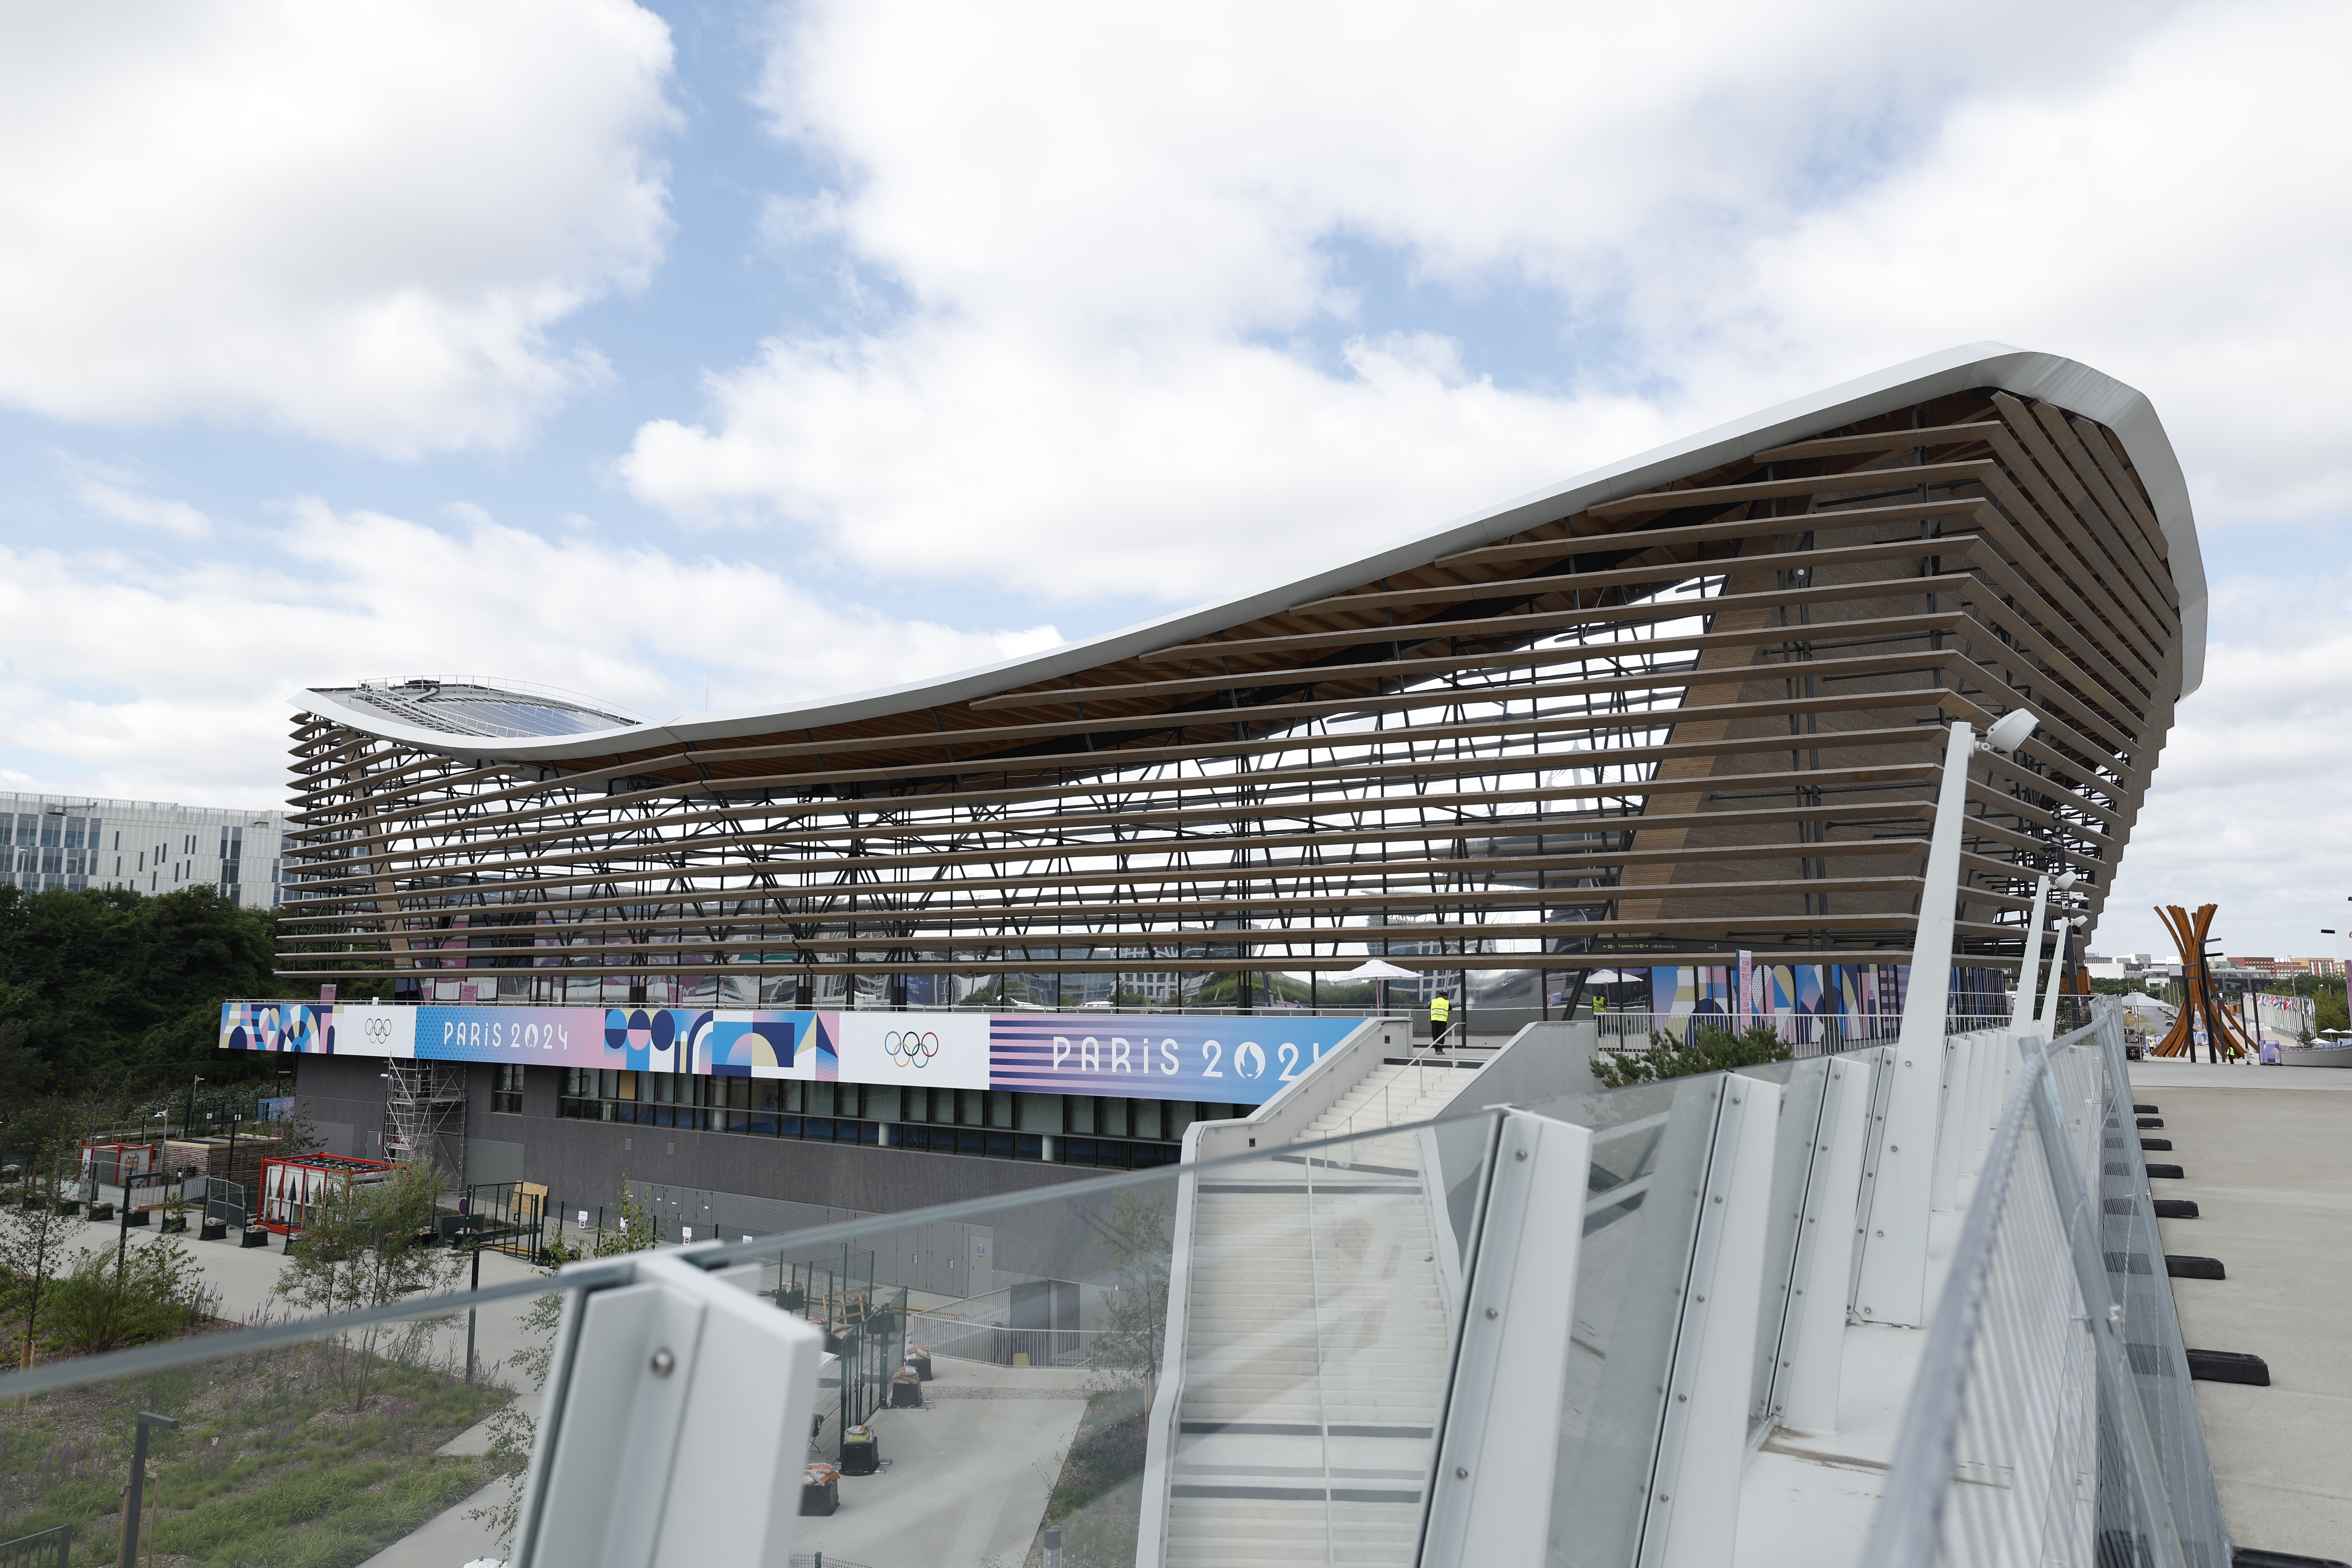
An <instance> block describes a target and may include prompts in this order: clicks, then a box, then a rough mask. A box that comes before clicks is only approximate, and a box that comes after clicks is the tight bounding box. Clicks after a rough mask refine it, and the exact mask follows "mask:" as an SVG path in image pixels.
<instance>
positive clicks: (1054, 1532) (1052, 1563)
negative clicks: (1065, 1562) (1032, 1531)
mask: <svg viewBox="0 0 2352 1568" xmlns="http://www.w3.org/2000/svg"><path fill="white" fill-rule="evenodd" d="M1045 1568H1062V1527H1061V1526H1060V1525H1058V1524H1049V1525H1047V1526H1046V1527H1045Z"/></svg>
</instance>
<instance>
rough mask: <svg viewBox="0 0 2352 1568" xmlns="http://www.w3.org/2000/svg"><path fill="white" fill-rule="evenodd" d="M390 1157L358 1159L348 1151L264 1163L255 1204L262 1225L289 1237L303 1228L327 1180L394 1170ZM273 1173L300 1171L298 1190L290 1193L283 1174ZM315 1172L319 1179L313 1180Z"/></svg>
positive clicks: (346, 1178)
mask: <svg viewBox="0 0 2352 1568" xmlns="http://www.w3.org/2000/svg"><path fill="white" fill-rule="evenodd" d="M392 1169H394V1164H393V1162H391V1161H389V1160H358V1159H353V1158H352V1157H351V1156H350V1155H348V1154H296V1155H290V1156H289V1157H287V1158H285V1159H280V1160H264V1161H263V1162H262V1163H261V1191H260V1194H258V1197H259V1201H258V1202H257V1203H256V1204H255V1205H254V1207H255V1210H256V1212H257V1214H258V1215H259V1216H260V1217H259V1222H258V1223H259V1224H260V1226H261V1228H262V1229H264V1230H268V1231H275V1232H276V1233H277V1234H278V1235H279V1236H286V1235H289V1234H291V1233H293V1232H295V1231H299V1230H300V1229H301V1228H302V1221H303V1218H304V1216H306V1215H308V1214H309V1212H310V1205H312V1204H313V1203H315V1202H317V1201H318V1195H319V1194H320V1193H321V1192H323V1191H325V1189H326V1186H327V1183H328V1182H329V1181H331V1180H332V1179H334V1178H336V1177H338V1176H340V1177H341V1178H342V1179H343V1180H344V1181H345V1182H349V1181H350V1179H351V1178H352V1176H355V1175H359V1174H362V1173H367V1172H373V1171H389V1170H392ZM273 1172H279V1173H300V1180H299V1191H298V1192H297V1193H295V1194H291V1195H289V1194H288V1193H287V1192H286V1190H285V1189H286V1187H287V1185H288V1182H287V1177H286V1176H285V1175H284V1174H278V1175H275V1176H273V1174H272V1173H273ZM313 1175H316V1176H318V1177H319V1178H320V1180H318V1181H315V1182H314V1181H312V1180H311V1177H312V1176H313Z"/></svg>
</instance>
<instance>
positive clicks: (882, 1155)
mask: <svg viewBox="0 0 2352 1568" xmlns="http://www.w3.org/2000/svg"><path fill="white" fill-rule="evenodd" d="M296 1062H297V1065H296V1079H295V1093H296V1096H297V1099H298V1100H299V1105H300V1108H301V1109H302V1110H303V1111H304V1112H305V1113H307V1114H308V1115H309V1116H310V1118H311V1120H312V1121H316V1122H317V1123H319V1125H320V1128H321V1130H325V1129H327V1128H329V1127H330V1126H333V1127H335V1128H337V1129H339V1130H340V1133H341V1141H342V1142H347V1143H350V1144H352V1145H353V1146H352V1147H335V1146H333V1145H332V1144H331V1145H330V1147H329V1150H328V1152H330V1153H338V1154H357V1155H360V1156H362V1157H363V1158H373V1159H380V1158H382V1157H383V1150H382V1149H381V1148H380V1147H378V1146H377V1145H376V1136H375V1135H376V1133H377V1132H378V1131H379V1130H381V1128H382V1127H383V1078H382V1077H381V1076H380V1075H381V1074H382V1073H383V1064H382V1063H380V1062H378V1061H375V1060H373V1059H372V1058H363V1057H314V1056H304V1057H299V1058H297V1059H296ZM560 1084H561V1077H560V1075H559V1073H558V1072H557V1070H556V1069H554V1068H530V1069H528V1070H527V1071H526V1072H525V1073H524V1075H523V1100H522V1103H523V1109H522V1113H521V1114H520V1115H506V1114H500V1113H496V1112H493V1111H492V1110H490V1089H489V1085H490V1073H489V1071H488V1068H478V1069H477V1070H475V1071H473V1072H471V1073H469V1074H468V1075H467V1108H466V1140H467V1142H468V1143H469V1144H471V1145H472V1146H473V1147H472V1149H471V1150H469V1154H470V1153H473V1152H480V1153H482V1154H484V1155H486V1156H495V1159H494V1161H493V1163H494V1164H495V1166H496V1169H495V1170H494V1171H493V1173H492V1175H494V1176H495V1177H496V1178H498V1179H502V1180H513V1179H516V1178H515V1175H514V1173H513V1170H512V1160H511V1152H510V1149H509V1148H504V1147H499V1145H509V1146H510V1145H520V1148H521V1151H522V1153H521V1160H520V1167H521V1169H520V1180H523V1181H526V1182H537V1183H540V1184H543V1185H544V1186H545V1187H546V1188H547V1189H548V1195H549V1199H550V1201H551V1203H556V1204H560V1205H562V1207H563V1208H564V1210H565V1211H566V1212H567V1213H576V1212H577V1211H578V1210H580V1209H583V1208H585V1209H588V1210H590V1211H591V1213H592V1214H593V1211H594V1210H595V1209H596V1207H597V1206H598V1205H616V1204H617V1202H618V1200H619V1198H620V1194H621V1183H622V1181H623V1180H624V1178H625V1179H627V1180H628V1181H630V1182H632V1183H636V1184H657V1185H659V1186H662V1187H665V1188H672V1189H677V1191H678V1192H679V1193H680V1194H685V1193H689V1192H691V1193H696V1194H705V1195H706V1196H709V1198H710V1202H709V1204H708V1205H706V1204H704V1203H703V1202H702V1200H701V1199H697V1200H695V1202H694V1204H693V1205H691V1206H694V1207H697V1208H700V1207H705V1206H709V1207H714V1208H715V1210H716V1211H717V1212H716V1217H717V1218H718V1219H719V1221H721V1222H724V1223H730V1224H740V1222H741V1221H742V1220H744V1219H749V1218H752V1217H754V1216H755V1215H774V1216H778V1217H805V1219H806V1223H809V1224H824V1223H829V1221H830V1219H832V1218H849V1217H855V1216H858V1215H887V1214H903V1213H906V1212H907V1211H908V1210H911V1209H919V1208H928V1207H930V1206H931V1205H935V1204H944V1203H953V1202H958V1201H961V1200H962V1199H966V1198H978V1197H989V1196H994V1195H998V1194H1015V1193H1027V1192H1037V1191H1041V1190H1045V1189H1048V1188H1052V1187H1055V1186H1060V1185H1064V1184H1068V1183H1072V1182H1078V1181H1084V1180H1085V1179H1087V1177H1089V1176H1092V1175H1095V1174H1097V1173H1096V1172H1094V1171H1092V1170H1080V1169H1074V1168H1070V1167H1066V1166H1061V1165H1049V1164H1045V1163H1037V1162H1033V1161H1018V1162H1016V1161H1012V1160H983V1159H977V1158H974V1157H972V1156H971V1155H966V1154H933V1153H930V1152H917V1151H910V1150H905V1149H873V1148H866V1147H862V1146H851V1147H845V1146H841V1145H837V1144H832V1143H814V1142H805V1143H804V1142H799V1141H797V1140H794V1139H789V1138H761V1137H756V1136H751V1135H747V1134H744V1133H738V1132H699V1131H691V1130H688V1129H678V1128H669V1127H640V1126H629V1125H624V1124H621V1123H617V1122H604V1121H565V1120H563V1119H562V1118H561V1117H559V1116H557V1115H556V1113H555V1112H556V1099H557V1091H558V1089H559V1087H560ZM486 1145H487V1146H488V1147H486ZM469 1163H471V1162H470V1161H469ZM467 1175H468V1177H469V1178H471V1179H485V1178H481V1177H479V1176H478V1175H477V1174H476V1173H473V1172H468V1173H467ZM730 1195H732V1196H740V1197H742V1198H746V1199H756V1200H773V1201H777V1202H781V1203H782V1204H785V1205H796V1207H794V1208H787V1209H779V1210H772V1211H771V1210H765V1209H761V1208H757V1207H754V1206H752V1205H733V1207H734V1209H735V1210H737V1211H739V1212H735V1213H730V1212H727V1211H728V1209H729V1207H730V1205H726V1204H725V1203H723V1202H719V1199H721V1198H724V1197H726V1196H730ZM678 1206H679V1209H680V1212H681V1213H683V1212H685V1210H686V1208H687V1207H688V1206H689V1205H688V1204H687V1202H686V1200H685V1199H684V1198H683V1197H682V1196H681V1199H680V1202H679V1205H678ZM803 1210H804V1211H805V1215H803V1213H802V1211H803ZM791 1228H800V1226H792V1227H791Z"/></svg>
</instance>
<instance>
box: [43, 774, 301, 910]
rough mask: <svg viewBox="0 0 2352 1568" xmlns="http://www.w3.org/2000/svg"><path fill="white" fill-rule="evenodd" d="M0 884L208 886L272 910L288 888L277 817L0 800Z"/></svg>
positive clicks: (83, 800)
mask: <svg viewBox="0 0 2352 1568" xmlns="http://www.w3.org/2000/svg"><path fill="white" fill-rule="evenodd" d="M0 827H5V833H0V883H8V884H13V885H14V886H16V887H18V888H22V889H25V890H26V892H28V893H46V892H49V891H52V890H55V889H64V890H66V891H68V892H79V891H80V890H81V889H85V888H129V889H132V890H134V891H136V892H142V893H175V892H178V891H179V890H180V889H183V888H194V887H209V888H212V889H215V890H216V891H217V892H218V893H219V894H220V896H221V897H222V898H224V899H227V900H230V901H231V902H234V903H237V904H242V905H243V906H245V907H246V908H247V909H249V910H272V909H276V908H277V907H278V901H279V897H280V890H281V889H283V887H284V886H285V881H284V878H285V860H284V851H283V843H284V838H285V829H286V814H285V813H284V812H282V811H235V810H230V809H228V808H226V807H216V806H203V805H174V804H173V803H172V802H170V801H159V800H103V799H98V798H95V797H93V796H89V795H11V794H0Z"/></svg>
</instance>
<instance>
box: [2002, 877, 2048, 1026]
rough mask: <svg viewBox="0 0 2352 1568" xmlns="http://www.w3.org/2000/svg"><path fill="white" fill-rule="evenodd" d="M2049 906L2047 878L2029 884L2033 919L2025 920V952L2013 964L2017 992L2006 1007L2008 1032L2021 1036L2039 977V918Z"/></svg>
mask: <svg viewBox="0 0 2352 1568" xmlns="http://www.w3.org/2000/svg"><path fill="white" fill-rule="evenodd" d="M2049 908H2050V879H2049V877H2048V876H2047V875H2046V874H2045V875H2043V876H2042V877H2040V878H2037V879H2035V881H2034V884H2033V918H2032V920H2030V921H2026V923H2025V953H2024V956H2023V958H2022V959H2021V960H2020V962H2019V963H2018V967H2017V994H2016V998H2015V999H2014V1000H2013V1001H2011V1004H2010V1007H2009V1032H2010V1033H2011V1034H2012V1035H2021V1034H2023V1033H2025V1031H2026V1030H2027V1029H2029V1028H2031V1027H2032V1026H2033V992H2034V987H2035V986H2036V985H2037V984H2039V983H2040V981H2041V979H2042V916H2043V915H2044V914H2045V913H2047V912H2048V910H2049Z"/></svg>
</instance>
